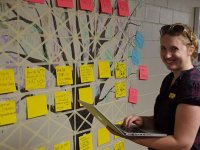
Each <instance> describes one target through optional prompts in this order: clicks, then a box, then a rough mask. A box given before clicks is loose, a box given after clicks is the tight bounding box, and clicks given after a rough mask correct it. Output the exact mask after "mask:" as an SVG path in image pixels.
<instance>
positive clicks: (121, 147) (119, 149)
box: [114, 141, 124, 150]
mask: <svg viewBox="0 0 200 150" xmlns="http://www.w3.org/2000/svg"><path fill="white" fill-rule="evenodd" d="M114 150H124V141H120V142H117V143H115V145H114Z"/></svg>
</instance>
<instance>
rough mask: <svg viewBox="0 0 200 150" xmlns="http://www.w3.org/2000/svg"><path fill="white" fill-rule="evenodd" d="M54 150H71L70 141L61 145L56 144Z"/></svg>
mask: <svg viewBox="0 0 200 150" xmlns="http://www.w3.org/2000/svg"><path fill="white" fill-rule="evenodd" d="M54 150H70V141H66V142H64V143H61V144H54Z"/></svg>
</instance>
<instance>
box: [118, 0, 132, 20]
mask: <svg viewBox="0 0 200 150" xmlns="http://www.w3.org/2000/svg"><path fill="white" fill-rule="evenodd" d="M117 5H118V12H119V15H120V16H129V15H130V12H129V7H128V1H127V0H117Z"/></svg>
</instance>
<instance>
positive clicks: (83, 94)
mask: <svg viewBox="0 0 200 150" xmlns="http://www.w3.org/2000/svg"><path fill="white" fill-rule="evenodd" d="M78 91H79V100H81V101H84V102H87V103H89V104H93V96H92V88H91V87H86V88H79V89H78ZM81 106H82V105H81Z"/></svg>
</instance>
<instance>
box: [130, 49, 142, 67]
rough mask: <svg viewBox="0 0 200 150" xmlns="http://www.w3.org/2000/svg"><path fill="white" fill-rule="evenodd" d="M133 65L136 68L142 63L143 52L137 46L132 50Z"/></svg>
mask: <svg viewBox="0 0 200 150" xmlns="http://www.w3.org/2000/svg"><path fill="white" fill-rule="evenodd" d="M131 60H132V63H133V64H134V65H136V66H138V65H139V64H140V61H141V52H140V50H139V48H138V47H137V46H135V47H134V48H133V50H132V56H131Z"/></svg>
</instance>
